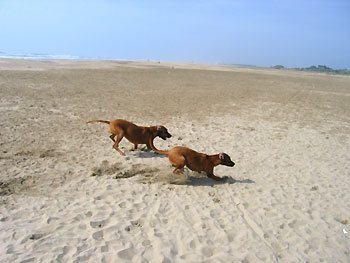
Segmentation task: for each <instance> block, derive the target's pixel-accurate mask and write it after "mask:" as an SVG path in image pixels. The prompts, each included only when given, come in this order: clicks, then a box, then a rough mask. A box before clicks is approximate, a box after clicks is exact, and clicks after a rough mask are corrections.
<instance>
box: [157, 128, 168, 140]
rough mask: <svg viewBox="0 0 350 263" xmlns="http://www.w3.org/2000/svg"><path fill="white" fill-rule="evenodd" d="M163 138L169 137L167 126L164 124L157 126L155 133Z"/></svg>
mask: <svg viewBox="0 0 350 263" xmlns="http://www.w3.org/2000/svg"><path fill="white" fill-rule="evenodd" d="M156 136H159V137H160V138H162V139H163V140H166V139H167V138H171V134H170V133H169V132H168V130H167V128H165V127H164V126H157V135H156Z"/></svg>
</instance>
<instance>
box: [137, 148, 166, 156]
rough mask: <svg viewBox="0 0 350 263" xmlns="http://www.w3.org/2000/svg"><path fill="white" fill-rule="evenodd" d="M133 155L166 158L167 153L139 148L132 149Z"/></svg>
mask: <svg viewBox="0 0 350 263" xmlns="http://www.w3.org/2000/svg"><path fill="white" fill-rule="evenodd" d="M134 156H135V157H137V158H155V157H156V158H167V157H168V156H167V155H163V154H158V153H155V152H153V151H152V150H148V149H140V150H136V151H134Z"/></svg>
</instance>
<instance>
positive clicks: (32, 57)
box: [0, 52, 106, 60]
mask: <svg viewBox="0 0 350 263" xmlns="http://www.w3.org/2000/svg"><path fill="white" fill-rule="evenodd" d="M0 58H14V59H29V60H103V59H106V58H101V57H81V56H72V55H49V54H38V53H27V54H21V53H13V54H9V53H5V52H0Z"/></svg>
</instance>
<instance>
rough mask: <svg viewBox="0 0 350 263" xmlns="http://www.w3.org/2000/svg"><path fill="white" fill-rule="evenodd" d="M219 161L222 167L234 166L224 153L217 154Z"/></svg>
mask: <svg viewBox="0 0 350 263" xmlns="http://www.w3.org/2000/svg"><path fill="white" fill-rule="evenodd" d="M219 159H220V160H221V164H222V165H226V166H229V167H233V166H234V165H235V163H234V162H232V160H231V158H230V156H229V155H228V154H226V153H219Z"/></svg>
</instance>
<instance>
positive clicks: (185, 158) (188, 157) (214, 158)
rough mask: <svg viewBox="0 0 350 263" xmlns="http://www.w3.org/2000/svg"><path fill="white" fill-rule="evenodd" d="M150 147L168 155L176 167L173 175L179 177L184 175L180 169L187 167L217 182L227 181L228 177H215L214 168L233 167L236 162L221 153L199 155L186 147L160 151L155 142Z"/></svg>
mask: <svg viewBox="0 0 350 263" xmlns="http://www.w3.org/2000/svg"><path fill="white" fill-rule="evenodd" d="M150 146H151V148H152V150H153V151H155V152H156V153H159V154H165V155H168V158H169V162H170V163H171V164H172V165H173V166H175V170H174V171H173V173H175V174H178V175H183V174H182V173H181V172H180V171H178V170H179V169H181V168H183V167H185V166H187V167H188V168H190V169H191V170H192V171H195V172H199V173H200V172H202V171H203V172H206V174H207V176H208V177H209V178H212V179H214V180H216V181H221V180H226V179H227V178H228V177H226V176H225V177H223V178H221V177H217V176H215V175H214V167H215V166H218V165H219V164H222V165H226V166H229V167H233V166H234V165H235V163H234V162H232V161H231V158H230V156H228V155H227V154H226V153H219V154H215V155H207V154H204V153H199V152H196V151H194V150H191V149H189V148H186V147H181V146H176V147H174V148H172V149H171V150H169V151H159V150H158V149H156V148H154V146H153V141H152V143H151V142H150Z"/></svg>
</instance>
